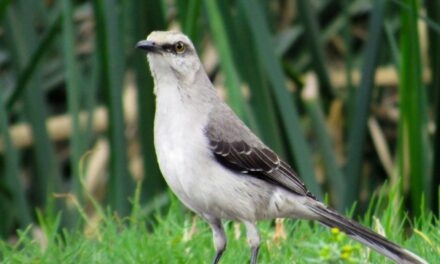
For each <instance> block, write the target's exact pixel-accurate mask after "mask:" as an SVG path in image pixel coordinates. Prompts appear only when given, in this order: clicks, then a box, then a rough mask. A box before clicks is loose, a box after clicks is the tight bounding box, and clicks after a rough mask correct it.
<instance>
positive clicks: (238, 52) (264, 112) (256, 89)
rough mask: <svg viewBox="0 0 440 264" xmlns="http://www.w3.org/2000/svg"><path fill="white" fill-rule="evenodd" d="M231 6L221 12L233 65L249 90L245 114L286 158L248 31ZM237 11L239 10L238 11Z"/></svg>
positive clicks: (266, 87) (244, 20)
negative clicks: (232, 55)
mask: <svg viewBox="0 0 440 264" xmlns="http://www.w3.org/2000/svg"><path fill="white" fill-rule="evenodd" d="M234 8H235V6H232V7H230V8H225V7H224V8H221V11H222V13H223V17H224V18H225V20H226V21H229V22H230V24H229V25H227V28H228V29H229V30H228V33H229V36H230V38H229V39H230V44H231V47H232V52H233V54H234V61H235V64H236V65H237V69H238V71H239V72H240V76H241V77H242V78H243V81H244V82H245V83H246V84H247V85H248V86H249V90H250V95H249V108H250V109H249V111H251V112H252V114H253V116H255V119H256V126H257V130H256V132H258V133H259V136H260V137H261V138H262V139H263V141H264V142H265V143H266V144H268V146H270V147H271V148H273V149H274V150H275V151H276V152H277V153H278V154H280V155H281V156H282V157H286V152H285V151H286V150H285V149H284V147H283V143H282V135H281V131H280V129H279V127H280V125H279V122H278V119H277V116H276V113H275V105H274V102H273V98H272V95H271V93H270V87H269V84H268V81H267V78H266V76H265V75H264V74H263V66H262V65H261V64H260V63H259V62H258V59H257V57H256V56H255V54H256V50H255V45H254V43H253V42H252V36H251V35H250V29H249V26H248V24H247V21H246V19H245V16H244V14H243V13H242V12H233V10H234ZM240 11H241V10H240Z"/></svg>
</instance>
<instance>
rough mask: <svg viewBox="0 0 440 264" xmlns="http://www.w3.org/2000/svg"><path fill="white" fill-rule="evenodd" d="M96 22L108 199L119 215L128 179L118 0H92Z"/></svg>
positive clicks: (125, 205)
mask: <svg viewBox="0 0 440 264" xmlns="http://www.w3.org/2000/svg"><path fill="white" fill-rule="evenodd" d="M93 7H94V14H95V18H96V23H97V28H96V29H97V52H98V54H99V58H100V61H101V69H102V71H103V74H102V88H103V89H104V94H105V99H106V104H107V106H108V109H109V131H108V136H109V139H110V145H111V158H110V159H111V161H110V179H109V192H108V194H109V197H108V199H109V203H110V205H111V206H112V208H113V209H114V210H116V211H117V212H118V213H120V214H122V215H126V214H128V212H129V206H130V204H129V202H128V199H127V198H128V195H129V185H128V183H129V181H130V179H131V178H130V177H129V175H128V170H127V156H126V155H127V152H126V142H125V135H124V127H125V124H124V116H123V110H122V92H123V89H122V85H123V69H124V58H123V54H124V52H123V49H122V47H123V45H122V41H123V40H124V37H123V35H122V34H121V32H120V29H121V27H120V24H119V18H120V17H119V13H118V12H117V8H118V4H117V3H116V2H115V1H114V0H109V1H106V3H105V4H104V1H101V0H94V1H93Z"/></svg>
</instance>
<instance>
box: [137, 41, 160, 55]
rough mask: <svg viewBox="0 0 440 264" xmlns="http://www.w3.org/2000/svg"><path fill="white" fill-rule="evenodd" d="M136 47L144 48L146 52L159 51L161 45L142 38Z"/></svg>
mask: <svg viewBox="0 0 440 264" xmlns="http://www.w3.org/2000/svg"><path fill="white" fill-rule="evenodd" d="M136 48H138V49H143V50H145V51H146V52H159V51H160V46H158V45H156V43H154V42H153V41H149V40H141V41H139V42H138V43H137V44H136Z"/></svg>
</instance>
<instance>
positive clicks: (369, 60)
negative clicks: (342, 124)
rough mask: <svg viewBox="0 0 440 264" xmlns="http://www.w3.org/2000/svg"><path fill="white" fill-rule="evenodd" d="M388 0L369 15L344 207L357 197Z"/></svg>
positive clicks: (382, 0) (379, 1)
mask: <svg viewBox="0 0 440 264" xmlns="http://www.w3.org/2000/svg"><path fill="white" fill-rule="evenodd" d="M386 3H387V1H386V0H375V2H374V6H373V10H372V12H371V13H372V16H371V18H370V24H369V30H368V39H367V43H366V46H365V53H364V55H363V59H364V61H363V65H362V80H361V83H360V87H359V90H358V92H357V96H356V106H357V107H356V109H355V113H354V114H353V118H352V124H351V126H350V130H349V131H348V132H349V140H348V154H347V157H348V161H347V168H346V180H347V192H346V198H345V199H344V201H345V208H350V207H351V205H352V204H353V202H354V201H356V200H357V198H358V195H359V189H360V186H359V185H360V182H361V181H360V179H361V163H362V155H363V153H364V152H363V150H364V143H365V136H366V132H367V121H368V113H369V108H370V101H371V94H372V90H373V85H374V75H375V71H376V66H377V65H376V64H377V57H378V54H379V51H380V49H379V46H380V45H379V44H380V41H381V37H382V27H383V19H384V14H385V8H386Z"/></svg>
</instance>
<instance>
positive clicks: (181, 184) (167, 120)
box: [154, 84, 210, 209]
mask: <svg viewBox="0 0 440 264" xmlns="http://www.w3.org/2000/svg"><path fill="white" fill-rule="evenodd" d="M178 89H179V88H177V85H175V86H172V84H170V85H168V86H163V85H161V86H160V87H159V88H158V91H157V106H156V116H155V123H154V143H155V148H156V154H157V159H158V163H159V167H160V169H161V171H162V174H163V176H164V178H165V180H166V181H167V183H168V185H169V186H170V187H171V189H172V190H173V192H174V193H176V194H177V196H178V197H179V198H180V199H181V200H182V201H183V202H184V203H185V204H186V205H187V206H188V207H190V208H191V209H195V208H194V206H195V205H193V204H191V203H192V202H193V201H194V199H189V197H188V196H189V195H191V193H192V192H194V187H195V186H198V184H197V182H196V181H197V178H198V176H199V175H201V174H202V173H203V172H201V171H198V170H200V166H194V165H195V164H200V163H202V164H203V163H206V162H207V161H206V160H207V159H208V158H210V156H209V152H208V142H207V139H206V137H205V136H204V132H203V129H204V126H205V124H206V118H207V114H204V113H200V112H197V111H195V110H194V109H193V108H191V107H189V106H190V105H191V104H188V103H185V102H184V100H185V98H182V97H181V94H180V92H179V91H177V90H178Z"/></svg>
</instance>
